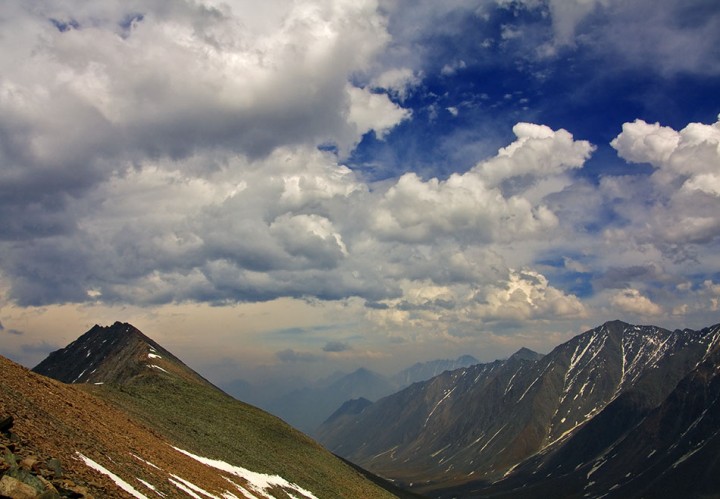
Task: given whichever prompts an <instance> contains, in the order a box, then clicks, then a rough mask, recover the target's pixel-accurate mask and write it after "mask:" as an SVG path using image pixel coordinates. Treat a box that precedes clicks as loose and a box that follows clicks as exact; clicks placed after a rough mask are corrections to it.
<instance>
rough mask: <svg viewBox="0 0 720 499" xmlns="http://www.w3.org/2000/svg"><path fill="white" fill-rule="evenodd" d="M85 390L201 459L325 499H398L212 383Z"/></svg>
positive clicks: (175, 380)
mask: <svg viewBox="0 0 720 499" xmlns="http://www.w3.org/2000/svg"><path fill="white" fill-rule="evenodd" d="M85 386H86V387H87V389H88V390H91V391H93V392H94V393H96V394H97V395H99V396H101V397H102V398H104V399H106V400H108V401H109V402H111V403H113V404H114V405H116V406H119V407H120V408H122V409H124V410H126V411H128V412H129V413H131V414H133V415H134V416H136V417H138V418H139V419H141V420H142V421H144V422H145V423H146V424H147V425H148V426H150V427H151V428H153V429H154V430H156V431H157V432H158V433H160V434H162V435H163V436H165V437H166V438H168V439H169V440H171V441H172V442H174V443H176V444H177V445H178V446H179V447H181V448H184V449H186V450H188V451H190V452H193V453H195V454H199V455H202V456H205V457H209V458H213V459H221V460H223V461H226V462H228V463H230V464H234V465H236V466H242V467H245V468H248V469H250V470H252V471H256V472H261V473H269V474H278V475H280V476H282V477H283V478H285V479H287V480H290V481H291V482H294V483H297V484H298V485H300V486H302V487H304V488H306V489H308V490H310V491H312V492H313V493H315V494H316V495H317V496H318V497H321V498H333V497H337V498H341V497H342V498H373V497H377V498H383V497H394V496H393V495H392V494H390V493H389V492H387V491H385V490H383V489H381V488H379V487H377V486H375V485H374V484H372V483H370V482H369V481H368V480H366V479H365V478H363V477H361V475H360V474H359V473H358V472H357V471H355V470H353V469H352V468H351V467H349V466H348V465H347V464H345V463H343V462H342V461H341V460H339V459H338V458H336V457H335V456H333V455H332V454H331V453H329V452H328V451H326V450H325V449H323V448H322V447H321V446H320V445H318V444H317V443H315V442H314V441H313V440H311V439H310V438H308V437H307V436H305V435H304V434H302V433H300V432H299V431H297V430H294V429H293V428H292V427H290V426H289V425H287V424H286V423H284V422H283V421H282V420H280V419H278V418H276V417H274V416H271V415H269V414H267V413H266V412H264V411H261V410H260V409H257V408H255V407H252V406H250V405H247V404H244V403H242V402H239V401H237V400H235V399H233V398H232V397H230V396H228V395H227V394H225V393H223V392H222V391H220V390H217V389H214V388H209V387H208V386H207V385H203V384H199V383H197V382H192V381H189V380H185V379H182V378H179V377H177V376H173V375H170V374H167V375H166V374H164V373H160V372H157V371H149V372H147V373H143V374H140V375H138V376H136V377H134V378H133V379H132V380H129V381H128V382H126V383H124V384H122V385H116V384H105V385H99V386H96V385H85Z"/></svg>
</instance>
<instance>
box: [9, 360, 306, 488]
mask: <svg viewBox="0 0 720 499" xmlns="http://www.w3.org/2000/svg"><path fill="white" fill-rule="evenodd" d="M0 369H1V372H2V383H0V413H1V414H0V416H1V417H2V418H3V419H4V418H6V417H12V418H13V422H12V425H11V426H10V427H9V428H7V431H4V432H3V434H2V435H1V437H2V438H0V441H1V442H2V445H3V458H2V464H3V465H2V466H0V475H3V476H2V481H3V482H4V483H10V484H14V486H15V488H14V489H13V492H8V491H7V490H6V491H5V492H4V493H7V494H8V495H10V496H11V497H33V495H27V494H26V491H27V488H28V487H31V488H30V489H29V490H30V492H32V491H33V488H35V492H37V493H38V495H39V493H40V492H44V493H45V494H47V495H46V496H44V497H59V493H61V494H62V496H63V497H87V498H89V497H95V498H126V497H136V498H145V497H158V495H164V496H165V497H185V496H186V494H187V491H188V490H190V491H194V492H195V493H202V494H204V495H205V496H207V497H224V498H233V497H236V498H241V497H249V498H253V497H287V495H283V494H286V493H289V494H292V495H293V496H296V497H303V498H312V497H317V496H316V495H315V493H313V492H311V491H308V490H306V489H304V488H302V487H300V486H298V485H296V484H293V483H290V482H289V481H287V480H285V479H284V478H282V477H280V476H277V475H261V474H258V473H254V472H253V471H251V470H247V469H243V468H240V467H237V466H234V467H233V466H229V465H227V463H219V462H213V461H211V460H207V459H204V458H202V457H201V456H197V455H194V454H192V453H190V452H188V451H187V450H185V449H183V448H182V447H179V446H178V444H177V443H176V442H173V441H171V440H168V439H166V438H164V437H162V436H161V435H159V434H158V433H157V432H154V431H151V430H150V429H148V428H147V427H146V426H145V425H143V424H142V423H140V422H139V421H137V420H136V419H135V418H133V417H131V416H129V415H128V414H127V413H125V412H124V411H122V410H119V409H118V408H117V407H114V406H113V405H111V404H108V403H107V402H105V401H103V400H100V399H98V398H97V397H95V396H93V395H91V394H89V393H87V392H86V391H84V390H82V389H81V388H80V387H78V386H75V385H67V384H63V383H60V382H58V381H55V380H52V379H50V378H47V377H45V376H41V375H38V374H35V373H33V372H31V371H28V370H27V369H26V368H24V367H22V366H19V365H17V364H15V363H14V362H12V361H10V360H8V359H6V358H4V357H0ZM14 481H15V482H14ZM16 482H21V484H17V483H16ZM28 484H32V485H28ZM20 492H22V493H23V494H26V495H20ZM53 494H55V495H53Z"/></svg>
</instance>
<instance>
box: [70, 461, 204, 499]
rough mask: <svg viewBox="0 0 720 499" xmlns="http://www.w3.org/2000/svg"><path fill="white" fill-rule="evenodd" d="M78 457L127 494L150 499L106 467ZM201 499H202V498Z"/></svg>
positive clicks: (139, 498)
mask: <svg viewBox="0 0 720 499" xmlns="http://www.w3.org/2000/svg"><path fill="white" fill-rule="evenodd" d="M77 455H78V456H79V457H80V459H82V461H83V462H84V463H85V464H86V465H87V466H88V467H89V468H92V469H94V470H95V471H99V472H100V473H102V474H103V475H105V476H107V477H109V478H110V480H112V481H113V482H115V485H117V486H118V487H120V488H121V489H122V490H124V491H125V492H127V493H128V494H130V495H131V496H133V497H136V498H137V499H148V497H147V496H146V495H144V494H141V493H140V492H138V491H137V490H136V489H135V487H133V486H132V485H130V484H129V483H127V482H126V481H125V480H123V479H122V478H120V477H119V476H117V475H116V474H115V473H113V472H112V471H110V470H108V469H107V468H105V467H104V466H102V465H100V464H98V463H96V462H95V461H93V460H92V459H90V458H89V457H85V456H83V455H82V454H80V453H79V452H77ZM201 499H202V498H201Z"/></svg>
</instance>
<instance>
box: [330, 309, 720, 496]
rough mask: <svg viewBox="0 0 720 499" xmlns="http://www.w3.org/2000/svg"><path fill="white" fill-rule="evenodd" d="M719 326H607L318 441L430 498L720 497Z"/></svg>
mask: <svg viewBox="0 0 720 499" xmlns="http://www.w3.org/2000/svg"><path fill="white" fill-rule="evenodd" d="M719 373H720V325H716V326H712V327H708V328H705V329H702V330H699V331H694V330H690V329H684V330H675V331H669V330H666V329H663V328H659V327H655V326H636V325H630V324H626V323H623V322H620V321H613V322H608V323H606V324H604V325H602V326H600V327H597V328H595V329H592V330H589V331H587V332H585V333H583V334H580V335H578V336H576V337H575V338H573V339H571V340H569V341H568V342H566V343H563V344H561V345H559V346H558V347H556V348H555V349H554V350H553V351H552V352H550V353H549V354H547V355H545V356H539V355H536V354H534V353H533V352H530V351H528V350H526V349H523V350H521V351H520V352H518V353H517V354H515V355H513V356H511V357H510V358H508V359H506V360H502V361H495V362H491V363H487V364H478V365H474V366H471V367H466V368H462V369H458V370H454V371H451V372H445V373H443V374H441V375H439V376H436V377H434V378H432V379H430V380H428V381H424V382H420V383H415V384H413V385H411V386H409V387H407V388H406V389H404V390H402V391H400V392H398V393H395V394H393V395H390V396H387V397H385V398H382V399H380V400H378V401H376V402H374V403H368V402H367V401H365V402H362V401H360V402H359V403H358V402H356V403H353V404H347V405H346V406H344V407H343V408H341V409H340V410H339V411H337V412H336V413H335V414H333V416H332V417H331V418H330V419H328V420H327V421H326V422H325V423H324V424H323V425H322V426H321V428H320V429H319V430H318V432H317V436H318V438H319V440H320V442H322V443H323V444H324V445H326V447H327V448H328V449H330V450H332V451H333V452H334V453H336V454H338V455H340V456H343V457H345V458H347V459H349V460H350V461H352V462H354V463H356V464H358V465H360V466H362V467H365V468H366V469H368V470H370V471H372V472H373V473H377V474H378V475H381V476H383V477H387V478H391V479H393V480H395V482H396V483H398V484H401V485H402V486H404V487H407V488H410V489H412V490H414V491H417V492H419V493H422V494H426V495H428V496H430V497H443V498H444V497H448V498H450V497H508V498H510V497H512V498H516V497H518V498H522V497H527V498H531V497H541V496H543V495H547V496H552V497H618V498H621V497H622V498H624V497H678V496H681V495H682V496H684V497H704V496H706V495H707V496H708V497H710V496H717V495H718V493H720V460H718V457H717V456H719V455H720V403H719V399H718V397H719V396H720V376H719V375H718V374H719Z"/></svg>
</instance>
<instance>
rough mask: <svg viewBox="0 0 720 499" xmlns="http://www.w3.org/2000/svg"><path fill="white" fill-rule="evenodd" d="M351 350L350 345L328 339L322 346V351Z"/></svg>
mask: <svg viewBox="0 0 720 499" xmlns="http://www.w3.org/2000/svg"><path fill="white" fill-rule="evenodd" d="M348 350H352V348H351V347H350V345H348V344H347V343H343V342H342V341H328V342H327V343H326V344H325V346H324V347H323V352H333V353H336V352H346V351H348Z"/></svg>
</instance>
